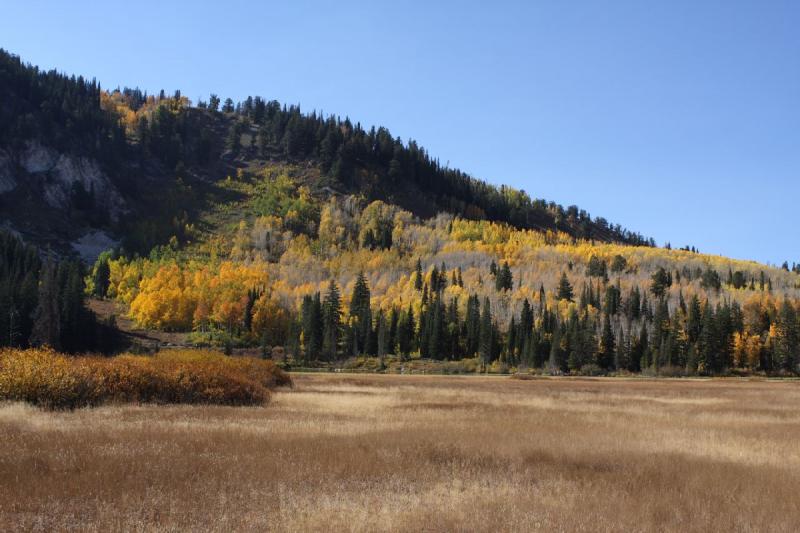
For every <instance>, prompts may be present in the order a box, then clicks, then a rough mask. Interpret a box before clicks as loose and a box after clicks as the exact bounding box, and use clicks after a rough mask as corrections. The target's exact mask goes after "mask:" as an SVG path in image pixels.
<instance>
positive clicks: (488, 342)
mask: <svg viewBox="0 0 800 533" xmlns="http://www.w3.org/2000/svg"><path fill="white" fill-rule="evenodd" d="M493 334H494V328H493V324H492V308H491V304H490V303H489V298H488V297H487V298H484V299H483V308H482V309H481V317H480V334H479V335H480V336H479V348H478V351H479V354H480V357H481V361H482V362H483V364H485V365H487V364H489V363H491V362H492V355H493V353H492V352H493V344H494V341H495V339H494V337H493Z"/></svg>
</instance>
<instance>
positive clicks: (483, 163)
mask: <svg viewBox="0 0 800 533" xmlns="http://www.w3.org/2000/svg"><path fill="white" fill-rule="evenodd" d="M432 4H434V2H415V1H406V2H392V3H389V2H380V1H376V0H372V1H365V2H351V1H339V2H321V1H320V2H303V1H293V2H266V1H261V2H235V1H233V2H224V3H223V2H204V1H200V0H198V1H193V2H150V1H147V0H144V1H138V2H133V3H109V2H103V3H99V2H82V1H79V0H76V1H74V2H55V1H53V2H36V1H30V0H27V1H9V0H3V1H2V2H0V7H2V15H3V16H2V17H0V47H3V48H6V49H7V50H9V51H11V52H13V53H16V54H19V55H21V56H22V57H23V58H24V59H25V60H27V61H30V62H32V63H34V64H38V65H40V66H42V67H44V68H53V67H56V68H58V69H59V70H63V71H67V72H71V73H80V74H84V75H87V76H89V77H96V78H97V79H98V80H100V82H101V83H102V84H103V85H104V86H106V87H116V86H118V85H128V86H139V87H140V88H142V89H147V90H148V91H150V92H154V91H157V90H159V89H161V88H164V89H166V90H168V91H172V90H174V89H178V88H179V89H181V90H182V92H183V93H184V94H186V95H187V96H189V97H190V98H193V99H196V98H197V97H198V96H202V97H203V98H207V95H208V94H209V93H210V92H216V93H218V94H220V96H222V97H223V98H224V97H228V96H230V97H232V98H233V99H234V100H239V99H243V98H245V97H246V96H247V95H249V94H252V95H262V96H264V97H266V98H270V99H272V98H275V99H278V100H280V101H283V102H287V103H300V104H301V105H302V106H303V108H304V109H306V110H311V109H317V110H323V111H325V112H329V113H336V114H338V115H342V116H345V115H347V116H350V117H351V118H352V119H353V120H358V121H360V122H361V123H362V124H364V125H372V124H376V125H384V126H386V127H388V128H389V129H390V130H391V131H392V133H393V134H394V135H396V136H400V137H401V138H402V139H403V140H407V139H408V138H414V139H416V140H417V141H418V142H419V143H421V144H422V145H423V146H425V147H426V148H427V149H428V150H429V152H430V153H431V154H432V155H434V156H436V157H439V159H440V160H441V161H442V162H448V161H449V163H450V165H451V166H454V167H458V168H461V169H462V170H465V171H467V172H469V173H471V174H473V175H474V176H476V177H480V178H483V179H486V180H488V181H490V182H492V183H497V184H500V183H506V184H509V185H512V186H515V187H518V188H522V189H525V190H526V191H528V192H529V193H530V194H531V195H532V196H534V197H540V198H546V199H548V200H554V201H557V202H559V203H562V204H564V205H569V204H577V205H579V206H580V207H582V208H584V209H586V210H587V211H589V212H590V213H591V214H592V215H594V216H597V215H599V216H604V217H606V218H607V219H609V220H611V221H612V222H619V223H621V224H622V225H624V226H626V227H628V228H630V229H634V230H636V231H640V232H641V233H643V234H645V235H648V236H652V237H653V238H655V239H656V241H657V242H658V243H659V244H663V243H664V242H666V241H669V242H671V243H672V244H673V245H674V246H682V245H684V244H690V245H694V246H697V247H699V248H700V249H701V250H702V251H704V252H708V253H715V254H723V255H730V256H734V257H739V258H745V259H756V260H759V261H764V262H771V263H780V262H783V261H784V260H789V261H790V262H791V261H798V262H800V229H799V228H798V225H797V222H796V220H797V214H796V213H797V211H796V208H797V206H798V202H799V201H800V31H798V28H800V3H798V2H792V1H786V2H782V1H760V2H759V1H752V2H737V1H732V0H729V1H679V0H671V1H669V2H644V1H630V2H627V1H619V2H617V1H611V0H607V1H602V2H601V1H586V2H581V1H572V2H560V1H548V2H537V1H527V2H502V1H496V2H470V1H461V2H436V3H435V5H432Z"/></svg>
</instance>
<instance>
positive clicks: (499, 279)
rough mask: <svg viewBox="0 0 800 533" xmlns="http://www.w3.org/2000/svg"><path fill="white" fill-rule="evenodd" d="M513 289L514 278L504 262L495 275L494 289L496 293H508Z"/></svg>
mask: <svg viewBox="0 0 800 533" xmlns="http://www.w3.org/2000/svg"><path fill="white" fill-rule="evenodd" d="M513 288H514V277H513V275H512V274H511V268H510V267H509V266H508V262H506V261H504V262H503V266H502V267H500V269H499V270H497V273H496V274H495V289H497V290H498V291H510V290H512V289H513Z"/></svg>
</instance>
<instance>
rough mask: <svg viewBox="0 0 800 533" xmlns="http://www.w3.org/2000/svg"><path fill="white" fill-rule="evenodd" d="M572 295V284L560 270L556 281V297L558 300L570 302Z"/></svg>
mask: <svg viewBox="0 0 800 533" xmlns="http://www.w3.org/2000/svg"><path fill="white" fill-rule="evenodd" d="M572 297H573V292H572V285H570V283H569V279H567V273H566V272H562V273H561V279H560V280H559V282H558V292H557V298H558V299H559V300H567V301H569V302H571V301H572Z"/></svg>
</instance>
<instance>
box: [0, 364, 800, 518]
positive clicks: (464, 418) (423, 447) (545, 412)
mask: <svg viewBox="0 0 800 533" xmlns="http://www.w3.org/2000/svg"><path fill="white" fill-rule="evenodd" d="M294 378H295V387H294V389H292V390H291V391H287V392H279V393H277V394H275V396H274V397H273V401H272V402H271V403H270V405H269V407H267V408H261V407H245V408H241V407H239V408H233V407H215V406H203V407H200V406H107V407H100V408H96V409H80V410H75V411H69V412H53V411H44V410H39V409H36V408H34V407H30V406H27V405H24V404H20V403H12V404H7V405H5V406H4V407H0V435H1V436H2V438H1V439H0V442H1V443H2V445H0V529H2V530H15V529H30V530H43V531H44V530H63V529H81V530H89V531H131V530H159V531H162V530H163V531H180V530H186V531H190V530H191V531H199V530H202V531H205V530H212V531H264V530H279V531H308V530H326V531H382V530H400V531H528V530H542V531H796V530H797V524H799V523H800V498H798V495H799V494H800V447H798V442H799V441H800V411H799V410H798V405H800V384H798V383H797V382H764V381H725V380H719V381H718V380H714V381H700V380H662V381H648V380H627V381H626V380H619V379H616V380H614V379H584V380H577V379H535V380H527V381H522V380H511V379H508V378H502V377H494V378H491V377H487V378H483V377H441V376H437V377H433V376H418V377H417V376H375V375H365V376H344V375H300V376H294Z"/></svg>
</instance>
